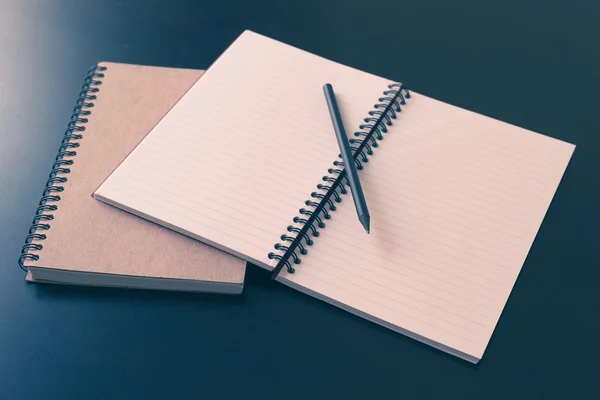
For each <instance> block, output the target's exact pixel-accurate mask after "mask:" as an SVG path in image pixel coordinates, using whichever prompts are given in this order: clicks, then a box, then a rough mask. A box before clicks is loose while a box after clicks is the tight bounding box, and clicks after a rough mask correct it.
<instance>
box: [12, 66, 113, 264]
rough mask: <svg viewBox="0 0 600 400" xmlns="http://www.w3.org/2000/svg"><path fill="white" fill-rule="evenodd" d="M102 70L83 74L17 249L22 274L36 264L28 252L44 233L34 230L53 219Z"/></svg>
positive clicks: (40, 246)
mask: <svg viewBox="0 0 600 400" xmlns="http://www.w3.org/2000/svg"><path fill="white" fill-rule="evenodd" d="M106 69H107V68H106V67H104V66H99V65H96V66H94V67H92V68H90V69H89V70H88V72H87V75H86V77H85V81H84V84H83V86H82V88H81V92H79V97H78V99H77V103H76V104H75V108H74V109H73V114H72V115H71V120H70V121H69V125H68V126H67V131H66V132H65V135H64V137H63V140H62V143H61V145H60V147H59V149H58V154H57V155H56V159H55V160H54V164H53V165H52V169H51V170H50V176H49V178H48V180H47V181H46V187H45V188H44V191H43V192H42V198H41V199H40V202H39V204H38V208H37V210H36V211H35V217H34V218H33V222H32V225H31V227H30V228H29V235H27V237H26V238H25V244H24V245H23V247H22V249H21V256H20V257H19V266H20V267H21V269H23V270H24V271H27V267H25V261H26V260H32V261H37V260H39V259H40V256H39V254H35V253H32V251H41V250H42V249H43V248H44V245H43V244H42V243H40V242H41V241H43V240H46V234H45V233H38V231H47V230H49V229H50V224H49V223H48V222H47V221H52V220H53V219H54V214H51V212H54V211H56V210H58V206H57V205H56V204H51V203H56V202H58V201H60V200H61V197H60V194H58V193H61V192H63V191H64V190H65V188H64V186H61V184H63V183H65V182H67V180H68V178H67V177H66V176H65V175H68V174H69V173H70V172H71V169H70V168H68V167H69V166H70V165H73V163H74V161H73V159H72V157H75V156H76V155H77V150H75V149H77V148H78V147H79V142H78V141H79V140H81V139H83V134H82V133H81V132H83V131H85V126H82V125H83V124H86V123H87V122H88V119H87V118H86V117H87V116H89V115H90V114H91V113H92V112H91V111H90V110H89V109H90V108H92V107H94V103H93V101H94V100H96V98H97V96H96V94H95V93H98V92H99V91H100V89H99V88H98V87H97V86H99V85H101V84H102V81H101V80H100V79H101V78H104V73H103V72H104V71H106Z"/></svg>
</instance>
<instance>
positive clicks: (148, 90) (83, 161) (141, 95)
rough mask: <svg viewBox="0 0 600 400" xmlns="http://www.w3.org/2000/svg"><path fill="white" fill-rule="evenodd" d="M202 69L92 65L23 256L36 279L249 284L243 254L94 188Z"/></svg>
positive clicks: (205, 287) (200, 287) (223, 288)
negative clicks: (155, 220)
mask: <svg viewBox="0 0 600 400" xmlns="http://www.w3.org/2000/svg"><path fill="white" fill-rule="evenodd" d="M202 73H203V72H202V71H195V70H186V69H175V68H159V67H149V66H140V65H127V64H119V63H101V64H99V65H97V66H95V67H94V68H92V69H91V70H90V72H89V74H88V75H87V77H86V78H85V82H84V85H83V88H82V91H81V93H80V96H79V99H78V100H77V103H76V106H75V110H74V113H73V115H72V116H71V121H70V122H69V124H68V128H67V131H66V133H65V136H64V138H63V140H62V144H61V145H60V149H59V151H58V154H57V156H56V161H55V162H54V165H53V166H52V168H51V172H50V177H49V179H48V182H47V185H46V187H45V189H44V190H43V196H42V198H41V199H40V204H39V207H38V208H37V210H36V212H35V217H34V220H33V225H32V226H31V228H30V231H29V235H28V236H27V239H26V243H25V245H24V246H23V252H22V255H21V257H20V259H19V264H20V266H21V267H22V268H23V269H25V270H27V271H28V279H29V280H32V281H35V282H47V283H63V284H78V285H94V286H116V287H131V288H147V289H165V290H186V291H202V292H219V293H240V292H241V291H242V289H243V281H244V273H245V262H244V261H243V260H241V259H239V258H237V257H234V256H231V255H229V254H227V253H224V252H222V251H220V250H217V249H215V248H212V247H211V246H207V245H205V244H203V243H200V242H198V241H195V240H192V239H190V238H187V237H184V236H181V235H179V234H177V233H175V232H172V231H170V230H168V229H165V228H163V227H161V226H159V225H155V224H152V223H150V222H148V221H144V220H141V219H139V218H136V217H134V216H132V215H130V214H128V213H126V212H123V211H121V210H118V209H115V208H113V207H109V206H107V205H105V204H102V203H100V202H98V201H96V200H94V199H93V198H92V193H93V191H94V190H95V189H96V188H97V187H98V185H99V184H100V183H101V182H102V181H103V180H104V179H105V178H106V176H108V174H110V172H111V171H113V170H114V169H115V168H116V167H117V166H118V165H119V163H120V162H121V161H122V160H123V159H124V158H125V157H126V156H127V154H129V153H130V152H131V151H132V150H133V148H134V147H135V146H136V145H137V144H138V143H139V142H140V141H141V140H142V139H143V138H144V136H145V135H146V134H147V132H148V129H150V128H151V127H152V126H153V125H155V124H156V122H157V121H159V120H160V118H162V117H163V116H164V115H165V114H166V113H167V112H168V111H169V109H170V108H171V107H172V106H173V105H174V104H175V103H176V102H177V100H179V98H181V96H183V95H184V94H185V92H186V91H187V90H188V89H189V88H190V87H191V86H192V85H193V84H194V82H196V81H197V80H198V78H199V77H200V76H201V75H202Z"/></svg>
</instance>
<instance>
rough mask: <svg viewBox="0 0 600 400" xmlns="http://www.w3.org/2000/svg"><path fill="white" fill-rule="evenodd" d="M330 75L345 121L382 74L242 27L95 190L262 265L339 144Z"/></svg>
mask: <svg viewBox="0 0 600 400" xmlns="http://www.w3.org/2000/svg"><path fill="white" fill-rule="evenodd" d="M327 82H329V83H331V84H332V85H333V87H334V88H335V90H336V94H337V96H338V101H339V103H340V107H341V109H342V112H343V114H344V123H345V124H346V125H347V126H349V127H350V126H354V127H358V125H359V124H360V123H361V121H362V119H363V118H365V117H366V116H368V115H367V112H368V111H369V110H371V109H372V106H373V104H375V103H376V102H377V99H378V98H379V97H380V96H381V93H382V92H383V91H384V90H386V88H387V85H388V84H389V83H390V82H389V81H387V80H385V79H382V78H379V77H376V76H374V75H370V74H366V73H364V72H361V71H358V70H355V69H352V68H349V67H345V66H343V65H340V64H337V63H334V62H331V61H328V60H326V59H323V58H320V57H317V56H315V55H312V54H310V53H307V52H304V51H300V50H298V49H295V48H293V47H291V46H288V45H285V44H282V43H280V42H277V41H274V40H271V39H268V38H265V37H263V36H260V35H258V34H255V33H253V32H249V31H246V32H245V33H243V34H242V35H241V36H240V37H239V38H238V39H237V40H236V41H235V42H234V43H233V44H232V45H231V46H230V48H229V49H227V51H226V52H225V53H224V54H223V55H222V56H221V57H220V58H219V59H218V60H217V61H216V62H215V64H214V65H213V66H211V67H210V68H209V70H208V71H207V72H206V73H205V74H204V76H203V77H202V78H201V79H200V80H199V81H198V82H197V83H196V84H195V85H194V86H193V87H192V88H191V90H190V91H189V92H188V93H187V94H186V95H185V96H184V97H183V98H182V99H181V100H180V101H179V103H177V105H176V106H175V107H174V108H173V109H172V110H171V111H170V112H169V113H168V114H167V115H166V116H165V118H164V119H163V120H162V121H161V122H160V123H159V124H158V125H157V126H156V127H155V128H154V129H153V130H152V131H151V132H150V133H149V134H148V136H147V137H146V138H145V139H144V141H143V142H142V143H141V144H140V145H139V146H138V147H137V148H136V149H135V150H134V151H133V153H132V154H131V155H130V156H129V157H128V158H127V159H126V160H125V161H124V162H123V164H122V165H121V166H120V167H119V168H118V169H117V170H116V171H115V172H114V173H113V174H112V175H111V176H110V177H109V178H108V179H107V181H106V182H105V183H104V184H103V185H102V186H101V187H100V188H99V189H98V190H97V191H96V194H95V196H96V197H97V198H98V199H100V200H103V201H106V202H108V203H110V204H113V205H116V206H118V207H121V208H124V209H126V210H128V211H130V212H133V213H135V214H137V215H140V216H143V217H146V218H148V219H150V220H152V221H155V222H158V223H160V224H162V225H165V226H167V227H169V228H172V229H174V230H177V231H179V232H182V233H185V234H187V235H190V236H192V237H195V238H197V239H200V240H203V241H205V242H207V243H209V244H212V245H214V246H216V247H219V248H221V249H224V250H226V251H229V252H232V253H234V254H236V255H238V256H240V257H241V258H245V259H247V260H250V261H252V262H255V263H258V264H261V265H263V266H265V267H268V268H270V267H271V264H270V263H271V260H269V259H268V258H267V255H268V253H269V252H271V251H274V248H273V246H274V244H275V243H277V242H278V241H279V240H280V239H279V237H280V236H281V235H282V234H284V233H288V232H287V231H286V227H287V226H288V225H290V224H292V218H293V217H294V216H295V215H297V214H298V209H299V208H301V207H303V206H304V202H305V200H307V199H310V193H311V192H312V191H314V190H315V189H316V185H317V184H318V183H320V182H321V177H322V176H323V175H324V174H325V173H326V170H327V168H328V166H329V165H331V162H332V161H333V160H335V159H336V157H337V154H338V153H339V150H338V148H337V142H336V139H335V135H334V133H333V128H332V125H331V121H330V118H329V114H328V111H327V106H326V103H325V97H324V94H323V90H322V86H323V85H324V84H325V83H327Z"/></svg>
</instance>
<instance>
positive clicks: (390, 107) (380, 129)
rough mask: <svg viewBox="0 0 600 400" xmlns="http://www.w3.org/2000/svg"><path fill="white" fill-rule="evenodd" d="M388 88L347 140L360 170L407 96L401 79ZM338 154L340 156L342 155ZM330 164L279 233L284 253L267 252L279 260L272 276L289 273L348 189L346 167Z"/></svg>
mask: <svg viewBox="0 0 600 400" xmlns="http://www.w3.org/2000/svg"><path fill="white" fill-rule="evenodd" d="M388 89H389V90H386V91H385V92H383V96H382V97H380V98H379V99H378V103H377V104H375V105H374V106H373V108H374V109H373V110H372V111H369V116H368V117H367V118H365V119H364V122H365V123H364V124H362V125H360V126H359V128H360V131H359V132H355V133H354V137H353V138H352V139H350V140H349V141H350V148H351V149H352V156H353V159H354V162H355V163H356V167H357V169H359V170H361V169H363V168H364V164H365V163H367V162H369V156H371V155H373V149H374V148H377V147H378V146H379V144H378V141H381V140H383V138H384V136H383V134H384V133H387V132H388V129H387V127H388V126H391V125H392V124H393V120H394V119H396V118H397V114H398V113H400V112H401V111H402V106H404V105H405V104H406V99H410V92H409V90H408V89H407V88H405V87H404V85H403V84H401V83H394V84H391V85H388ZM339 158H340V159H341V155H340V156H339ZM333 166H334V168H329V169H328V170H327V172H328V173H329V175H326V176H323V178H322V179H323V182H324V183H320V184H318V185H317V189H319V192H312V193H311V199H309V200H306V202H305V204H306V206H308V207H311V209H307V208H301V209H300V210H298V212H299V214H300V215H298V216H296V217H294V219H293V222H294V223H295V224H296V225H290V226H288V227H287V231H288V233H289V234H283V235H281V240H282V241H283V242H287V243H285V244H282V243H276V244H275V246H274V247H275V250H278V251H280V252H283V254H277V253H274V252H271V253H269V254H268V255H267V257H268V258H269V259H271V260H278V262H277V265H276V267H275V269H273V272H272V278H273V279H274V278H276V277H277V275H279V273H280V272H281V270H282V269H283V268H284V267H285V268H286V269H287V271H288V272H289V273H290V274H293V273H294V272H295V269H294V267H293V266H292V263H293V264H300V263H301V262H302V260H301V258H300V256H301V255H306V254H308V250H307V248H306V247H307V246H308V247H310V246H312V245H313V243H314V241H313V240H312V239H311V237H310V235H312V236H313V237H318V236H319V229H323V228H325V222H324V221H323V220H324V219H325V220H328V219H330V218H331V214H330V213H329V212H330V211H335V210H336V206H335V203H340V202H341V201H342V195H345V194H347V193H348V190H347V189H346V187H345V186H344V184H346V185H347V182H344V181H345V180H347V178H346V170H345V169H344V168H343V167H344V163H343V162H342V161H339V160H336V161H334V162H333ZM315 225H316V226H315ZM292 233H295V234H296V236H291V235H290V234H292ZM303 240H304V244H303V242H302V241H303ZM296 251H298V253H299V254H297V253H296ZM290 259H291V260H290Z"/></svg>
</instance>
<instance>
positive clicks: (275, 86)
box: [95, 31, 574, 362]
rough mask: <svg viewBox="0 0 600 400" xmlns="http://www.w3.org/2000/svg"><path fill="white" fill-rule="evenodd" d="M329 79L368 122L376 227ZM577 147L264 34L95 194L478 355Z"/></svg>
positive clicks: (364, 144)
mask: <svg viewBox="0 0 600 400" xmlns="http://www.w3.org/2000/svg"><path fill="white" fill-rule="evenodd" d="M324 83H331V84H332V85H333V87H334V88H335V90H336V96H337V99H338V103H339V106H340V111H341V115H342V117H343V120H344V125H345V127H346V130H347V131H348V132H349V136H352V143H351V145H352V147H353V156H354V159H355V162H356V163H357V166H358V167H359V168H360V171H359V175H360V179H361V182H362V186H363V190H364V193H365V197H366V199H367V202H368V204H369V211H370V214H371V234H370V235H367V234H366V233H365V232H364V229H363V228H362V226H361V225H360V223H359V221H358V220H357V218H356V212H355V209H354V207H353V204H352V201H351V200H350V199H349V198H348V196H349V195H348V194H347V193H348V188H347V186H346V183H345V170H344V166H343V163H342V162H341V159H340V158H336V157H337V156H338V153H339V148H338V146H337V142H336V139H335V135H334V133H333V128H332V126H331V121H330V118H329V114H328V110H327V106H326V103H325V98H324V96H323V91H322V86H323V84H324ZM351 133H354V134H353V135H350V134H351ZM573 150H574V146H573V145H571V144H568V143H565V142H562V141H560V140H556V139H552V138H549V137H547V136H543V135H540V134H537V133H534V132H531V131H528V130H526V129H522V128H518V127H515V126H512V125H509V124H506V123H503V122H500V121H497V120H494V119H491V118H488V117H485V116H482V115H479V114H476V113H473V112H470V111H467V110H463V109H460V108H458V107H454V106H451V105H449V104H446V103H443V102H440V101H437V100H434V99H431V98H428V97H426V96H423V95H421V94H418V93H415V92H412V91H409V90H408V89H407V88H406V87H405V86H404V85H403V84H401V83H396V82H394V81H390V80H388V79H384V78H380V77H377V76H375V75H372V74H368V73H365V72H362V71H358V70H356V69H353V68H349V67H346V66H343V65H340V64H338V63H335V62H332V61H329V60H326V59H323V58H321V57H318V56H315V55H313V54H310V53H307V52H305V51H302V50H299V49H295V48H293V47H291V46H288V45H285V44H283V43H280V42H277V41H275V40H271V39H269V38H266V37H264V36H261V35H258V34H256V33H253V32H249V31H246V32H244V33H243V34H242V35H241V36H240V37H239V38H238V39H237V40H236V41H235V42H234V43H233V44H232V45H231V46H230V47H229V48H228V49H227V50H226V51H225V52H224V53H223V54H222V55H221V56H220V58H219V59H218V60H217V61H216V62H215V63H214V64H213V65H212V66H211V67H210V68H209V69H208V70H207V72H206V73H205V75H204V76H203V77H202V78H201V79H200V80H199V81H198V82H197V83H196V84H195V85H194V86H193V87H192V88H191V89H190V90H189V92H188V93H187V94H186V95H185V96H184V97H183V98H182V99H181V100H180V101H179V102H178V103H177V105H176V106H175V107H173V109H172V110H171V111H170V112H169V113H168V114H167V115H166V116H165V118H163V119H162V120H161V121H160V122H159V123H158V124H157V125H156V126H155V127H154V128H153V129H152V130H151V131H150V133H149V134H148V136H147V137H146V138H145V139H144V141H142V143H140V145H139V146H138V147H137V148H136V149H135V150H134V151H133V152H132V153H131V155H129V157H127V159H126V160H125V161H124V162H123V164H122V165H121V166H119V168H117V169H116V170H115V171H114V172H113V173H112V174H111V175H110V177H109V178H108V179H107V180H106V181H105V182H104V183H103V184H102V185H101V186H100V187H99V188H98V190H97V191H96V192H95V197H96V198H97V199H99V200H101V201H103V202H106V203H109V204H111V205H114V206H116V207H120V208H122V209H125V210H127V211H129V212H132V213H134V214H137V215H139V216H141V217H144V218H147V219H150V220H152V221H154V222H157V223H159V224H162V225H164V226H167V227H169V228H171V229H174V230H177V231H179V232H181V233H183V234H185V235H188V236H191V237H193V238H196V239H198V240H200V241H203V242H205V243H209V244H211V245H214V246H216V247H219V248H221V249H223V250H225V251H228V252H230V253H232V254H235V255H237V256H239V257H242V258H244V259H246V260H248V261H251V262H253V263H255V264H257V265H259V266H261V267H263V268H266V269H268V270H271V271H273V275H274V276H275V277H276V279H277V280H278V281H281V282H283V283H284V284H286V285H289V286H291V287H293V288H295V289H298V290H300V291H302V292H305V293H307V294H310V295H312V296H314V297H317V298H319V299H322V300H324V301H327V302H329V303H331V304H333V305H336V306H338V307H341V308H343V309H345V310H348V311H350V312H352V313H354V314H357V315H359V316H361V317H364V318H366V319H368V320H370V321H373V322H375V323H378V324H380V325H383V326H386V327H388V328H390V329H393V330H395V331H397V332H400V333H403V334H405V335H408V336H410V337H412V338H415V339H417V340H420V341H422V342H425V343H428V344H430V345H432V346H435V347H437V348H439V349H441V350H444V351H447V352H449V353H451V354H454V355H457V356H459V357H462V358H464V359H466V360H469V361H471V362H477V361H478V360H479V359H480V358H481V357H482V355H483V353H484V351H485V348H486V346H487V344H488V342H489V340H490V337H491V335H492V332H493V330H494V328H495V326H496V324H497V322H498V319H499V317H500V314H501V312H502V309H503V307H504V305H505V303H506V301H507V299H508V296H509V294H510V291H511V289H512V287H513V285H514V282H515V280H516V278H517V276H518V274H519V271H520V270H521V267H522V265H523V263H524V261H525V258H526V256H527V253H528V251H529V249H530V247H531V244H532V243H533V240H534V238H535V235H536V233H537V230H538V229H539V228H540V225H541V223H542V220H543V218H544V215H545V213H546V211H547V209H548V207H549V205H550V202H551V201H552V197H553V195H554V193H555V191H556V189H557V187H558V184H559V182H560V180H561V178H562V175H563V173H564V171H565V169H566V167H567V164H568V162H569V160H570V157H571V154H572V152H573ZM206 188H210V190H207V189H206ZM348 200H350V201H348Z"/></svg>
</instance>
